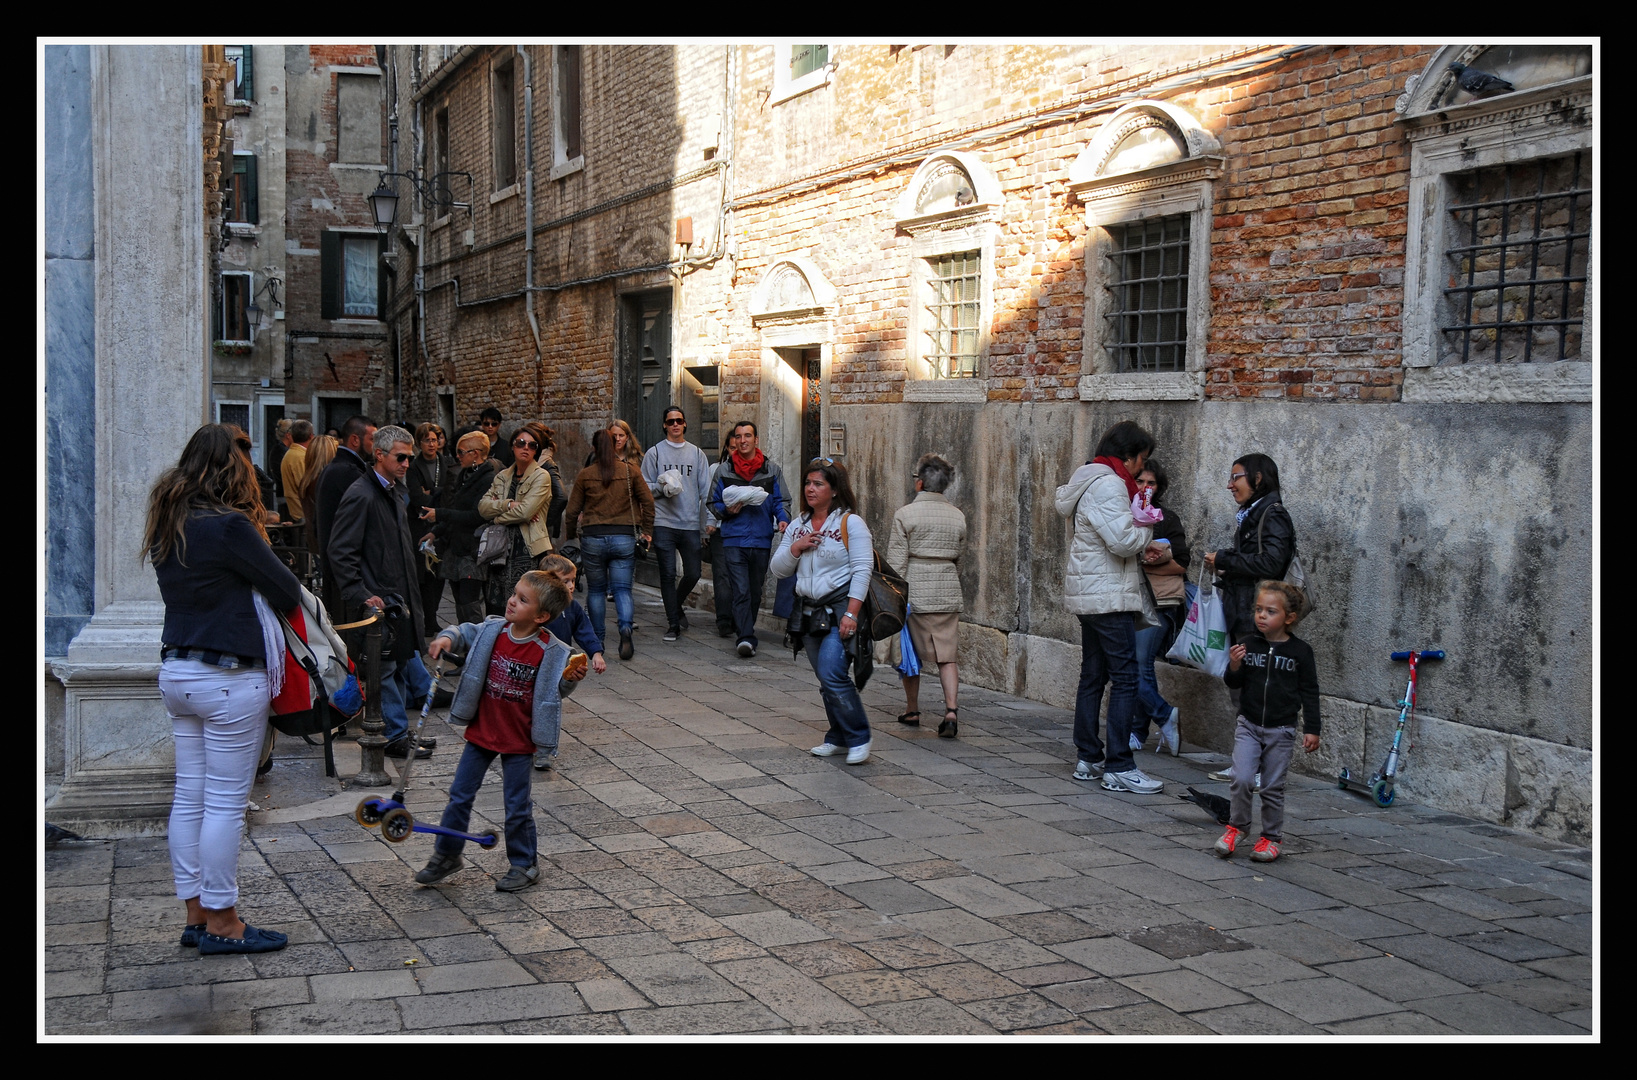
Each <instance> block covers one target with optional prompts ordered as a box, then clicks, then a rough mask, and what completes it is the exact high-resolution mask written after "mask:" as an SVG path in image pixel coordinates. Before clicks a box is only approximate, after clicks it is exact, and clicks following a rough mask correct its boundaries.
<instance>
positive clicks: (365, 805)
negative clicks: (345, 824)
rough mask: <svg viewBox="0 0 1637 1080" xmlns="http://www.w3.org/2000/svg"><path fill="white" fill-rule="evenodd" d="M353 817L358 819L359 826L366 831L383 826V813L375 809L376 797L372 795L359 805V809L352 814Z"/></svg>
mask: <svg viewBox="0 0 1637 1080" xmlns="http://www.w3.org/2000/svg"><path fill="white" fill-rule="evenodd" d="M352 816H353V817H355V818H357V819H358V824H360V825H362V826H363V827H364V828H366V829H373V828H375V826H377V825H379V824H381V811H379V810H377V809H376V808H375V796H374V795H371V796H370V797H369V798H367V799H365V800H364V801H363V802H361V803H359V804H358V809H356V810H354V811H353V812H352Z"/></svg>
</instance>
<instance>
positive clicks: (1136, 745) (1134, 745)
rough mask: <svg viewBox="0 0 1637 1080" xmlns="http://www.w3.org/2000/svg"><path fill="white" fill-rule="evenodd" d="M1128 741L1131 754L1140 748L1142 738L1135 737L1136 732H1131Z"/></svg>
mask: <svg viewBox="0 0 1637 1080" xmlns="http://www.w3.org/2000/svg"><path fill="white" fill-rule="evenodd" d="M1129 741H1130V743H1131V752H1132V753H1133V754H1134V753H1136V752H1137V751H1138V750H1141V749H1142V745H1143V743H1142V740H1141V739H1139V738H1137V733H1136V732H1132V733H1131V739H1130V740H1129Z"/></svg>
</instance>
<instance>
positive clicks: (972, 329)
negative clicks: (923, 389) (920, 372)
mask: <svg viewBox="0 0 1637 1080" xmlns="http://www.w3.org/2000/svg"><path fill="white" fill-rule="evenodd" d="M927 264H928V266H929V267H930V268H931V270H932V273H931V275H929V277H928V279H927V285H928V287H929V288H930V289H931V298H930V302H929V303H928V304H927V306H926V310H927V314H928V315H929V316H930V318H929V322H928V328H927V338H928V341H927V351H926V354H925V359H926V361H927V364H928V365H929V366H930V367H931V369H932V375H933V377H934V378H938V379H971V378H976V377H977V374H978V321H979V316H980V311H981V297H980V294H979V292H978V289H979V286H980V284H981V279H982V264H981V260H980V258H979V253H978V252H976V251H963V252H959V253H957V254H953V255H940V256H937V257H935V258H932V259H928V260H927Z"/></svg>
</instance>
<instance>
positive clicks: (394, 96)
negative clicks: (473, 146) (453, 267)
mask: <svg viewBox="0 0 1637 1080" xmlns="http://www.w3.org/2000/svg"><path fill="white" fill-rule="evenodd" d="M376 48H378V49H379V50H380V58H381V59H382V60H384V61H385V63H386V69H387V100H388V101H389V102H391V106H390V108H389V110H388V112H387V172H397V171H398V58H397V55H396V54H394V53H393V51H392V46H391V45H379V46H376ZM387 246H388V248H391V247H392V226H391V225H388V226H387ZM396 270H397V268H396V267H395V268H394V273H393V274H392V280H393V284H394V285H396V284H397V282H398V274H397V273H396ZM380 302H381V303H382V304H383V305H384V304H385V303H386V297H384V296H383V297H381V299H380ZM389 325H390V328H391V332H392V340H390V341H388V342H387V349H388V351H389V352H391V354H392V405H393V408H394V410H395V411H396V413H397V414H398V416H400V417H401V416H403V414H404V362H403V356H402V355H401V354H400V352H399V350H398V325H397V321H396V320H394V321H393V322H392V323H391V324H389Z"/></svg>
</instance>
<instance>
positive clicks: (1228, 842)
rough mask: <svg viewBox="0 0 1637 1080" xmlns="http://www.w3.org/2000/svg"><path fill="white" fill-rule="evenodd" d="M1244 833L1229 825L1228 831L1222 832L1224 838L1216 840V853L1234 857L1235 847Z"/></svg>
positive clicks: (1224, 856) (1225, 857)
mask: <svg viewBox="0 0 1637 1080" xmlns="http://www.w3.org/2000/svg"><path fill="white" fill-rule="evenodd" d="M1244 835H1245V834H1244V833H1242V832H1240V831H1239V830H1238V829H1236V828H1234V827H1233V826H1232V825H1229V826H1228V831H1227V832H1225V833H1223V834H1222V839H1220V840H1218V841H1217V842H1216V853H1217V854H1218V855H1220V856H1222V857H1223V858H1224V859H1227V858H1232V857H1233V849H1234V848H1235V847H1237V846H1238V844H1239V838H1240V837H1241V836H1244Z"/></svg>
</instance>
